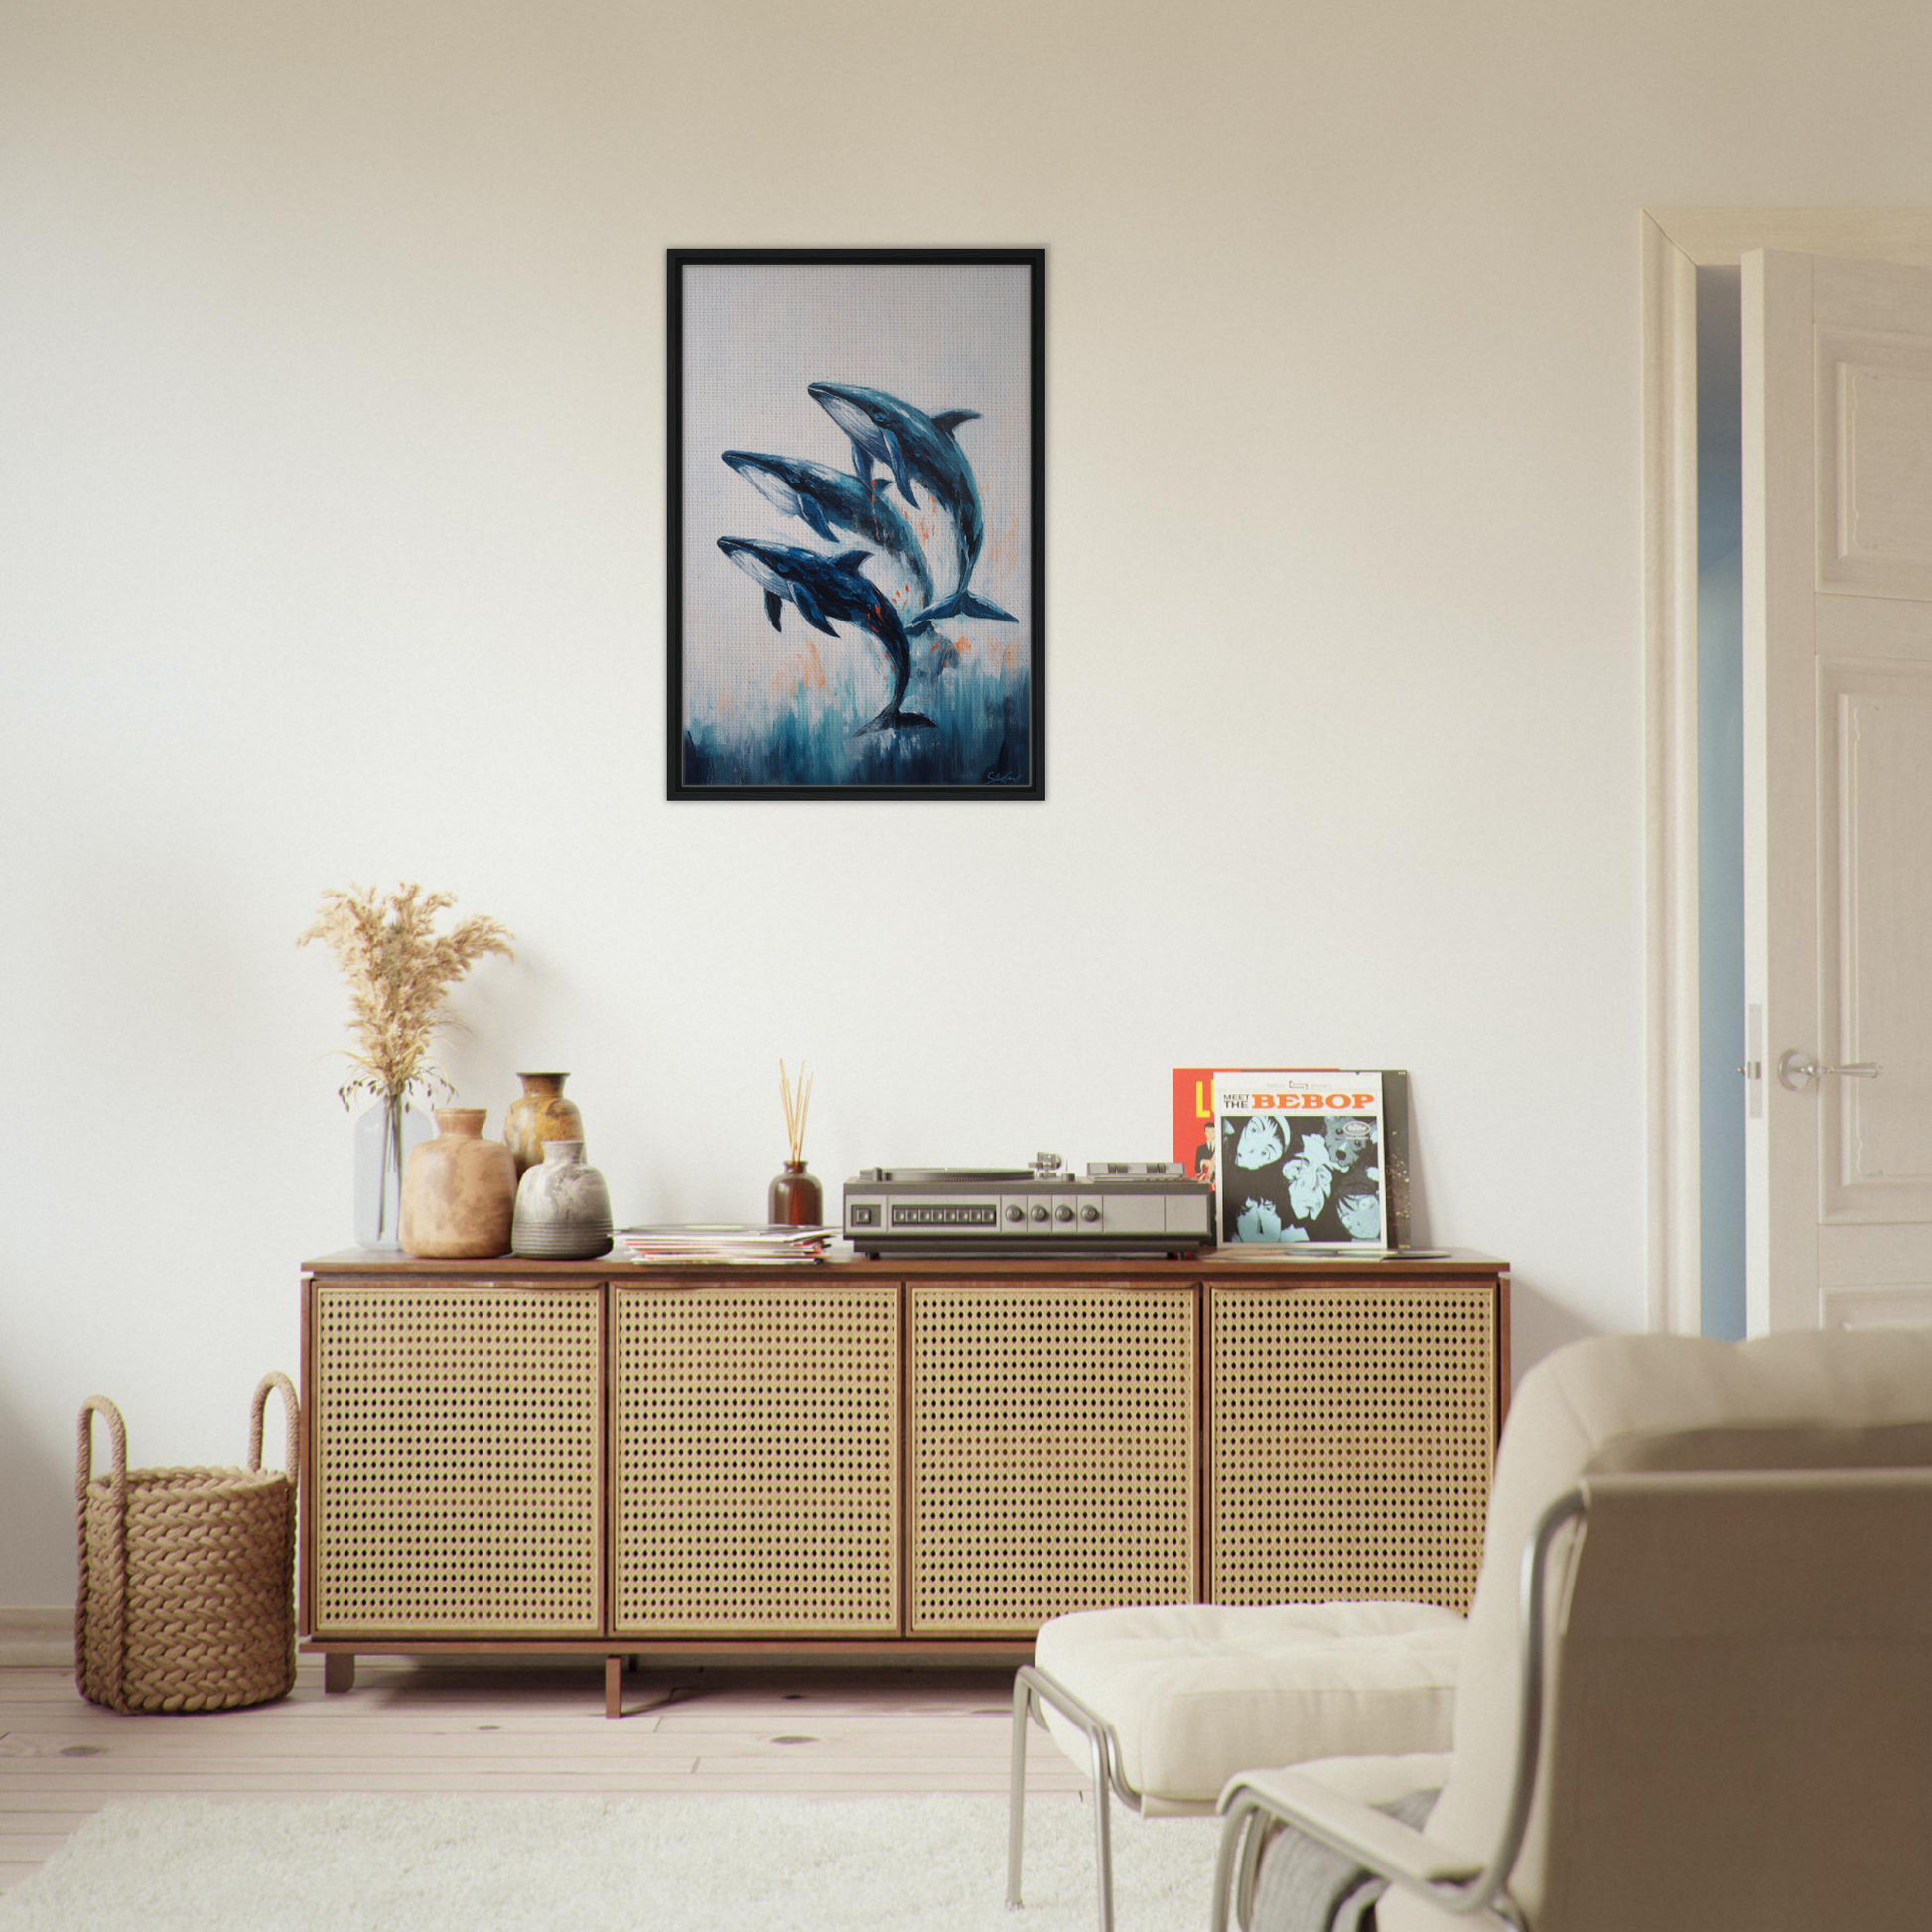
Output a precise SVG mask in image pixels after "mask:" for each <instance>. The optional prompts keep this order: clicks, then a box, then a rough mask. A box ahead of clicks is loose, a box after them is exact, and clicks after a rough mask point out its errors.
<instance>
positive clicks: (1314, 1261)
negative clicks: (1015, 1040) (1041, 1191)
mask: <svg viewBox="0 0 1932 1932" xmlns="http://www.w3.org/2000/svg"><path fill="white" fill-rule="evenodd" d="M1242 1252H1243V1251H1242V1250H1240V1249H1224V1248H1223V1249H1217V1248H1203V1249H1202V1250H1201V1251H1200V1253H1199V1254H1198V1255H1196V1256H1192V1257H1189V1258H1188V1259H1185V1260H1180V1261H1175V1260H1171V1259H1169V1258H1168V1257H1167V1256H1165V1255H1082V1254H1064V1255H1034V1256H1021V1257H1013V1256H1006V1255H987V1256H979V1255H949V1256H941V1255H921V1256H919V1257H918V1258H917V1259H912V1258H909V1257H896V1258H893V1259H888V1260H881V1261H867V1260H864V1259H863V1258H861V1257H860V1256H857V1255H844V1256H840V1257H838V1258H836V1259H832V1260H826V1261H801V1262H784V1263H777V1264H763V1263H755V1264H751V1265H734V1264H733V1263H731V1262H728V1261H709V1262H707V1261H677V1262H657V1261H649V1262H639V1261H626V1260H622V1259H621V1258H620V1257H618V1256H616V1255H605V1256H602V1257H601V1258H600V1259H598V1260H595V1261H527V1260H525V1259H523V1257H521V1256H520V1255H493V1256H488V1257H484V1258H481V1259H477V1260H464V1261H423V1260H418V1259H417V1258H416V1257H415V1256H413V1255H405V1254H381V1253H374V1252H371V1251H370V1250H369V1249H367V1248H343V1249H340V1250H338V1251H337V1252H336V1253H335V1254H329V1255H322V1256H319V1257H318V1258H317V1259H315V1260H313V1261H305V1262H304V1263H303V1264H302V1270H303V1273H304V1274H309V1275H332V1276H357V1275H363V1276H372V1277H373V1276H380V1277H382V1278H383V1279H384V1280H388V1281H394V1280H397V1279H398V1278H409V1279H415V1280H435V1279H438V1278H444V1277H447V1278H452V1279H456V1278H461V1279H464V1280H470V1281H474V1280H476V1279H477V1278H478V1277H479V1276H484V1277H487V1278H488V1279H489V1280H491V1281H523V1282H555V1283H557V1284H558V1285H559V1286H564V1285H566V1284H572V1283H580V1282H608V1281H615V1282H630V1281H636V1282H649V1281H680V1280H682V1281H688V1280H691V1279H693V1278H694V1277H702V1278H704V1279H705V1280H711V1281H715V1280H717V1279H718V1278H719V1277H720V1276H726V1275H728V1276H731V1277H732V1278H734V1279H737V1278H739V1277H743V1278H744V1279H746V1280H749V1281H757V1280H759V1279H760V1278H762V1277H765V1276H770V1277H774V1278H776V1279H779V1280H791V1279H796V1278H800V1277H804V1278H811V1277H831V1278H835V1279H839V1280H859V1279H872V1280H890V1281H932V1280H943V1281H962V1280H967V1281H979V1280H983V1279H984V1280H994V1281H1000V1280H1007V1281H1016V1280H1017V1281H1027V1280H1034V1281H1036V1280H1038V1279H1039V1278H1040V1277H1041V1275H1042V1274H1044V1275H1046V1276H1048V1277H1050V1278H1051V1279H1052V1280H1054V1281H1068V1280H1099V1281H1121V1280H1123V1279H1127V1280H1133V1281H1157V1282H1194V1281H1201V1280H1204V1279H1211V1280H1213V1281H1215V1282H1222V1283H1226V1282H1238V1281H1241V1280H1243V1279H1248V1280H1261V1279H1267V1280H1271V1281H1273V1280H1280V1279H1282V1278H1283V1277H1292V1276H1295V1275H1307V1276H1308V1277H1309V1279H1310V1280H1311V1281H1314V1280H1320V1281H1324V1282H1332V1281H1335V1280H1337V1279H1344V1280H1348V1281H1361V1282H1373V1281H1418V1280H1422V1281H1455V1280H1467V1279H1469V1278H1470V1277H1476V1278H1479V1279H1482V1280H1494V1279H1495V1278H1496V1277H1497V1276H1498V1275H1503V1274H1507V1273H1508V1271H1509V1264H1508V1263H1507V1262H1506V1261H1499V1260H1498V1259H1497V1258H1496V1257H1495V1256H1494V1255H1485V1254H1479V1253H1477V1252H1476V1251H1475V1250H1473V1249H1470V1248H1448V1249H1441V1248H1432V1249H1427V1250H1425V1251H1424V1253H1425V1254H1427V1255H1428V1256H1430V1257H1431V1258H1430V1259H1427V1260H1425V1259H1423V1258H1422V1256H1420V1255H1418V1256H1408V1255H1395V1256H1392V1257H1390V1258H1389V1259H1387V1260H1360V1261H1358V1260H1353V1259H1350V1258H1347V1257H1344V1256H1339V1255H1321V1256H1318V1257H1317V1256H1310V1257H1309V1258H1308V1259H1306V1260H1304V1259H1301V1258H1300V1257H1297V1256H1296V1255H1295V1254H1294V1251H1293V1250H1292V1249H1277V1250H1270V1251H1269V1253H1268V1254H1267V1256H1266V1258H1265V1259H1264V1258H1260V1257H1257V1258H1255V1259H1251V1260H1242V1259H1240V1256H1241V1254H1242ZM1247 1252H1248V1253H1250V1254H1252V1253H1253V1252H1254V1251H1253V1250H1248V1251H1247Z"/></svg>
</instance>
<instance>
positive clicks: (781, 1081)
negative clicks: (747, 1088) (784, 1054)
mask: <svg viewBox="0 0 1932 1932" xmlns="http://www.w3.org/2000/svg"><path fill="white" fill-rule="evenodd" d="M778 1098H779V1099H780V1100H782V1101H783V1102H784V1106H785V1138H786V1139H787V1140H788V1141H789V1142H790V1144H791V1158H792V1159H793V1160H794V1161H798V1162H802V1161H803V1160H804V1158H805V1117H806V1116H807V1115H808V1114H809V1113H810V1112H811V1110H812V1076H811V1075H810V1074H809V1073H807V1072H806V1071H805V1062H804V1061H803V1060H800V1061H799V1062H798V1084H797V1085H796V1086H795V1087H794V1086H793V1084H792V1079H791V1075H790V1073H789V1072H788V1071H787V1070H786V1068H785V1063H784V1061H783V1060H782V1059H781V1060H780V1061H779V1062H778Z"/></svg>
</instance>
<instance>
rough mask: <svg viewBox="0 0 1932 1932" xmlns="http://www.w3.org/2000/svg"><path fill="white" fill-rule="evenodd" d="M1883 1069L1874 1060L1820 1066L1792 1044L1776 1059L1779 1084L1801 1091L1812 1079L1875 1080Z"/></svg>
mask: <svg viewBox="0 0 1932 1932" xmlns="http://www.w3.org/2000/svg"><path fill="white" fill-rule="evenodd" d="M1883 1071H1884V1068H1883V1067H1881V1066H1880V1065H1879V1064H1878V1063H1877V1061H1876V1060H1854V1061H1852V1062H1851V1064H1850V1065H1849V1066H1820V1065H1819V1064H1818V1062H1817V1061H1816V1060H1815V1059H1813V1058H1812V1057H1811V1055H1810V1054H1809V1053H1806V1052H1803V1051H1801V1050H1800V1049H1799V1048H1798V1047H1796V1046H1794V1047H1792V1049H1791V1050H1790V1051H1789V1052H1788V1053H1786V1054H1785V1055H1784V1056H1783V1057H1782V1058H1781V1059H1780V1060H1779V1061H1778V1081H1779V1084H1780V1085H1782V1086H1784V1087H1786V1088H1788V1089H1789V1090H1790V1091H1791V1092H1792V1093H1803V1092H1804V1090H1805V1089H1806V1087H1808V1086H1810V1084H1811V1083H1812V1081H1814V1080H1824V1079H1838V1080H1875V1079H1877V1077H1878V1076H1879V1074H1880V1073H1882V1072H1883Z"/></svg>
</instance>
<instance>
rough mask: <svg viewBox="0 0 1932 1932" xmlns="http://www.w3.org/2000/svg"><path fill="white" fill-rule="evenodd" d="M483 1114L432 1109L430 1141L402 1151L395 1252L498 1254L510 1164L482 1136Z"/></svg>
mask: <svg viewBox="0 0 1932 1932" xmlns="http://www.w3.org/2000/svg"><path fill="white" fill-rule="evenodd" d="M486 1114H487V1109H485V1108H483V1107H439V1108H438V1109H437V1110H436V1138H435V1140H433V1141H425V1142H424V1143H423V1144H422V1146H421V1147H419V1148H414V1149H412V1150H411V1151H410V1155H409V1165H408V1166H407V1167H406V1168H405V1169H404V1170H403V1175H402V1246H403V1252H404V1253H405V1254H412V1255H420V1256H422V1257H424V1258H425V1259H441V1258H445V1257H472V1258H476V1257H482V1256H485V1255H505V1254H508V1253H509V1248H510V1217H511V1214H512V1213H513V1212H514V1210H515V1206H516V1163H515V1162H514V1161H512V1160H511V1159H510V1151H509V1149H508V1148H506V1147H505V1146H504V1145H503V1144H502V1142H501V1141H486V1140H484V1139H483V1121H484V1119H485V1117H486Z"/></svg>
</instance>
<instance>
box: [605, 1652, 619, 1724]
mask: <svg viewBox="0 0 1932 1932" xmlns="http://www.w3.org/2000/svg"><path fill="white" fill-rule="evenodd" d="M604 1715H605V1716H606V1717H607V1718H621V1717H622V1716H623V1659H622V1658H621V1657H607V1658H605V1660H604Z"/></svg>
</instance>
